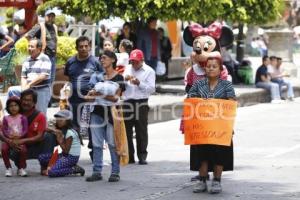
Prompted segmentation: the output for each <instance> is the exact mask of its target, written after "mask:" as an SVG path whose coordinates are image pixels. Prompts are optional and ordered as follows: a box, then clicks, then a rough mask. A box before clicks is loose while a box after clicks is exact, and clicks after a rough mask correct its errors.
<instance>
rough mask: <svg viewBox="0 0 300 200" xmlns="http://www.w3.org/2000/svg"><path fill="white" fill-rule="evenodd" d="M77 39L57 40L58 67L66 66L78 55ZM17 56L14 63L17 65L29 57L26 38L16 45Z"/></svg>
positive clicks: (62, 37)
mask: <svg viewBox="0 0 300 200" xmlns="http://www.w3.org/2000/svg"><path fill="white" fill-rule="evenodd" d="M75 40H76V38H71V37H66V36H61V37H58V40H57V56H56V57H57V62H56V65H57V66H62V65H64V64H65V63H66V62H67V60H68V59H69V58H70V57H71V56H73V55H75V54H76V53H77V51H76V48H75ZM15 48H16V51H17V54H16V56H15V59H14V62H15V63H16V64H22V63H23V62H24V61H25V59H26V57H27V56H28V41H27V39H26V38H21V39H20V40H18V41H17V42H16V44H15Z"/></svg>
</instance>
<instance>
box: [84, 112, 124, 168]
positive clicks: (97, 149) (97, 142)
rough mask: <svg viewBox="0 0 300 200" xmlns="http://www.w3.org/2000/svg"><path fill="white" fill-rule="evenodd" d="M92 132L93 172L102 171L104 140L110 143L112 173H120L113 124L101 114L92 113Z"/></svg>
mask: <svg viewBox="0 0 300 200" xmlns="http://www.w3.org/2000/svg"><path fill="white" fill-rule="evenodd" d="M90 124H91V134H92V142H93V165H94V166H93V173H95V174H96V173H101V172H102V168H103V145H104V140H105V141H106V142H107V144H108V148H109V152H110V157H111V162H112V170H111V171H112V174H119V173H120V165H119V156H118V154H117V152H116V147H115V140H114V132H113V125H112V124H110V123H108V122H107V121H105V120H104V119H103V118H102V117H101V116H99V115H97V114H95V113H92V114H91V123H90Z"/></svg>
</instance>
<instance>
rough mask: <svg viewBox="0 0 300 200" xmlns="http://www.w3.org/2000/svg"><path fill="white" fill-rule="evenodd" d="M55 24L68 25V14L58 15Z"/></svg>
mask: <svg viewBox="0 0 300 200" xmlns="http://www.w3.org/2000/svg"><path fill="white" fill-rule="evenodd" d="M55 24H56V26H65V25H66V16H65V15H58V16H56V17H55Z"/></svg>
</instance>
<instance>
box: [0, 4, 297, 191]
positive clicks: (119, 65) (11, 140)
mask: <svg viewBox="0 0 300 200" xmlns="http://www.w3.org/2000/svg"><path fill="white" fill-rule="evenodd" d="M54 18H55V13H54V12H53V11H51V10H50V11H47V12H46V18H45V23H44V24H37V25H36V26H34V27H33V29H32V30H30V31H29V32H28V33H27V34H25V37H26V38H27V39H28V40H29V46H28V53H29V57H28V58H27V59H26V61H25V62H24V63H23V65H22V75H21V85H20V86H13V87H10V88H9V91H8V100H7V102H6V108H5V109H6V111H7V113H8V115H5V117H3V119H2V120H1V123H0V125H1V129H0V139H1V140H2V142H3V143H2V145H1V153H2V157H3V161H4V165H5V167H6V172H5V176H7V177H11V176H12V175H13V170H12V165H11V163H10V160H13V161H14V163H15V165H16V167H17V168H18V171H17V174H18V175H20V176H22V177H26V176H27V175H28V174H27V171H26V169H27V165H26V160H28V159H37V160H38V161H39V163H40V167H41V168H40V173H41V175H44V176H49V177H61V176H66V175H76V174H78V175H81V176H84V175H85V170H84V169H83V168H82V167H81V166H79V165H78V161H79V158H80V154H81V145H82V144H83V143H82V135H83V134H87V135H88V139H89V144H88V147H89V148H90V149H91V151H90V158H91V160H92V163H93V166H92V174H90V175H89V176H88V177H86V181H87V182H94V181H100V180H102V179H103V177H102V170H103V150H104V148H105V146H106V145H107V147H108V150H109V152H110V157H111V164H112V166H111V174H110V176H109V178H108V181H109V182H118V181H119V180H120V171H121V170H120V163H121V161H120V157H121V156H122V154H121V153H120V151H119V149H120V148H121V147H120V146H122V148H123V147H124V146H126V148H125V149H127V151H128V152H127V155H128V160H126V161H125V164H134V163H136V159H137V160H138V164H139V165H147V164H148V162H147V156H148V151H147V147H148V113H149V105H148V100H149V96H150V95H151V94H153V93H154V92H155V82H156V74H155V70H156V67H157V63H158V61H160V60H161V61H163V62H165V63H166V65H167V63H168V60H169V59H170V58H171V50H172V47H171V43H170V41H169V40H168V38H166V37H165V36H164V30H163V29H162V28H159V29H158V30H156V25H157V24H156V23H157V19H156V18H154V17H151V18H149V19H148V21H147V26H146V27H144V28H142V29H139V32H137V33H136V34H134V33H133V32H131V24H130V23H127V22H126V23H125V24H124V26H123V30H122V34H121V35H119V37H118V39H117V48H118V53H116V49H115V46H114V44H115V43H114V41H113V40H112V39H111V38H110V37H109V34H100V36H101V37H102V38H103V40H102V45H103V48H102V50H101V53H100V55H99V58H98V57H95V56H93V55H91V54H90V52H91V41H90V39H89V38H88V37H86V36H80V37H78V38H77V39H76V50H77V54H76V55H74V56H72V57H71V58H69V59H68V61H67V62H66V64H65V71H64V74H65V75H66V76H67V77H68V82H69V83H68V84H69V85H65V86H64V87H63V89H62V92H63V93H64V92H65V91H66V90H69V92H68V94H67V95H65V97H64V98H65V100H66V101H64V104H65V105H64V106H63V107H61V109H60V111H58V112H57V113H56V114H55V115H54V118H55V123H54V124H48V122H47V108H48V103H49V101H50V99H51V84H52V83H53V82H54V81H55V80H54V73H55V72H54V70H55V60H56V48H57V28H56V26H55V25H54ZM196 28H197V27H196ZM198 28H199V27H198ZM102 29H103V31H105V27H102ZM204 39H205V40H204ZM206 40H207V37H206V36H202V35H200V36H199V37H198V38H196V39H195V41H194V42H192V45H194V46H196V47H197V45H198V46H199V48H204V47H205V48H208V47H209V50H210V51H211V52H210V53H211V54H207V55H204V56H203V54H201V52H200V53H199V52H196V51H195V50H197V49H195V48H194V51H193V52H192V55H191V58H192V60H193V62H194V65H193V66H192V67H190V68H189V69H188V70H187V73H186V93H187V98H195V97H196V98H204V99H226V100H232V101H235V100H236V96H235V92H234V88H233V86H232V83H231V82H230V81H228V71H227V69H226V67H224V65H223V64H224V63H223V60H222V57H221V54H220V52H215V51H214V49H215V47H216V45H219V44H218V43H217V42H216V40H215V38H213V37H211V38H209V42H208V41H206ZM203 42H204V43H205V45H206V46H205V45H202V43H203ZM212 44H213V45H212ZM217 47H218V48H220V46H217ZM198 50H199V49H198ZM202 56H203V57H202ZM199 58H201V59H203V60H200V61H201V62H200V61H199V60H197V59H199ZM270 60H271V62H270V64H269V57H267V56H264V57H263V65H262V66H261V67H260V68H259V69H258V71H257V74H256V81H255V83H256V86H257V87H261V88H266V89H269V90H270V91H271V96H272V100H273V102H276V101H280V100H281V99H283V98H284V97H283V96H282V93H281V87H282V86H284V85H287V87H288V97H287V98H288V99H289V100H293V98H294V94H293V90H292V87H291V84H290V83H289V82H288V81H287V80H285V79H284V77H287V76H288V75H287V74H285V73H284V72H283V70H282V69H281V58H279V57H274V56H271V57H270ZM226 61H228V62H230V60H225V62H226ZM115 111H117V112H118V113H121V115H120V116H121V119H120V116H116V115H115V114H113V113H114V112H115ZM117 122H118V123H119V122H121V123H123V124H124V126H125V130H124V131H126V139H125V140H126V141H121V142H120V141H117V139H116V134H117V131H119V130H116V128H115V127H116V123H117ZM181 128H182V129H181V130H182V132H184V127H181ZM134 132H135V140H136V147H135V146H134V142H133V139H134ZM57 146H59V147H60V149H61V153H58V152H57V150H55V149H56V148H57ZM190 150H191V151H190V158H191V160H190V169H191V170H192V171H197V172H198V173H199V174H198V175H197V176H196V177H193V179H194V180H197V181H198V182H197V184H196V185H195V187H194V190H193V191H194V192H195V193H200V192H204V191H206V190H207V180H208V177H209V176H208V172H210V171H213V176H214V177H213V180H212V186H211V192H212V193H220V192H221V191H222V187H221V176H222V172H223V171H228V170H233V145H232V141H231V145H230V146H222V145H212V144H202V145H191V147H190ZM122 162H123V161H122Z"/></svg>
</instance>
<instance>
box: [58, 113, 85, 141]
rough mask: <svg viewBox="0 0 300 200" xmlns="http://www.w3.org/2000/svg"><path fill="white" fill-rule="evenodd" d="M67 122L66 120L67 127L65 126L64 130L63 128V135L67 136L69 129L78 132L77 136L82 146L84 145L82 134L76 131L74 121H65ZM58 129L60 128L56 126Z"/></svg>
mask: <svg viewBox="0 0 300 200" xmlns="http://www.w3.org/2000/svg"><path fill="white" fill-rule="evenodd" d="M65 120H66V125H65V127H62V128H61V129H62V132H63V134H64V135H66V134H67V131H68V130H69V129H72V130H73V131H75V132H76V134H77V136H78V138H79V140H80V144H81V145H83V141H82V136H81V135H80V133H79V132H78V131H76V130H75V129H74V127H73V122H72V119H65ZM55 126H56V125H55ZM56 128H58V127H57V126H56Z"/></svg>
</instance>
